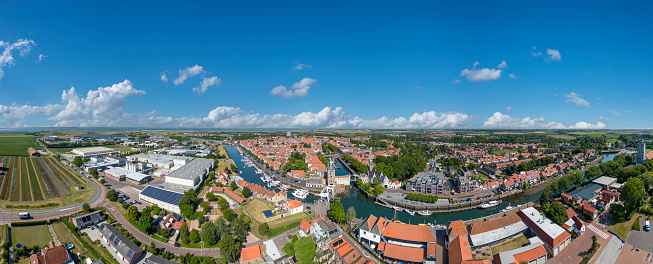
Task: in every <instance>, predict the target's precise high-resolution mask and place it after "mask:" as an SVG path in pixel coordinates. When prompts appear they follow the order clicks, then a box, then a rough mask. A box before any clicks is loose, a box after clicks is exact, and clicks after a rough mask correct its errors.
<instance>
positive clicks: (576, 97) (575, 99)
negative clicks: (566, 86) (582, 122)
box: [565, 92, 590, 107]
mask: <svg viewBox="0 0 653 264" xmlns="http://www.w3.org/2000/svg"><path fill="white" fill-rule="evenodd" d="M565 97H567V100H565V102H572V103H574V104H576V105H578V106H584V107H589V106H590V103H589V102H588V101H587V100H585V99H583V98H581V95H580V94H576V93H573V92H572V93H570V94H566V95H565Z"/></svg>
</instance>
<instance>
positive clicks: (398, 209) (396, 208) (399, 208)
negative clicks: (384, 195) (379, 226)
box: [392, 205, 404, 212]
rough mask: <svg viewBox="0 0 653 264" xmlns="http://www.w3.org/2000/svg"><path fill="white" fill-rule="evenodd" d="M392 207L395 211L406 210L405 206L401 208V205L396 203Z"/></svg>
mask: <svg viewBox="0 0 653 264" xmlns="http://www.w3.org/2000/svg"><path fill="white" fill-rule="evenodd" d="M392 208H393V209H395V211H399V212H401V211H403V210H404V208H401V207H399V206H396V205H395V206H394V207H392Z"/></svg>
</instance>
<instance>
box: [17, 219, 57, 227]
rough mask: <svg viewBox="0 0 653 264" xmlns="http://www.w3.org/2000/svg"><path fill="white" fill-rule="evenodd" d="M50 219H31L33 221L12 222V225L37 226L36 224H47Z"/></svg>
mask: <svg viewBox="0 0 653 264" xmlns="http://www.w3.org/2000/svg"><path fill="white" fill-rule="evenodd" d="M47 223H48V221H46V220H41V221H31V222H13V223H11V226H12V227H14V226H35V225H45V224H47Z"/></svg>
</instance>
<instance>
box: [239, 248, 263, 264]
mask: <svg viewBox="0 0 653 264" xmlns="http://www.w3.org/2000/svg"><path fill="white" fill-rule="evenodd" d="M259 258H261V248H260V247H259V246H258V245H254V246H249V247H246V248H243V251H242V252H241V253H240V259H241V260H240V261H241V262H247V261H251V260H255V259H259Z"/></svg>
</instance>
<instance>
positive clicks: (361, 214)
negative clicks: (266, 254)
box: [225, 146, 617, 224]
mask: <svg viewBox="0 0 653 264" xmlns="http://www.w3.org/2000/svg"><path fill="white" fill-rule="evenodd" d="M225 148H226V149H227V152H228V153H229V156H231V158H232V159H233V160H234V162H235V163H236V166H238V169H239V170H241V171H243V173H241V177H243V179H245V180H246V181H247V182H251V183H256V184H263V182H261V179H260V177H261V175H258V174H256V173H255V171H256V169H255V168H247V167H245V163H244V162H242V161H241V158H242V157H241V155H240V154H239V153H238V150H237V149H236V147H234V146H225ZM616 155H617V154H604V158H603V161H602V162H607V161H610V160H613V159H614V157H615V156H616ZM339 163H340V162H338V166H339V167H340V169H338V170H337V171H336V175H347V171H346V170H345V169H344V166H343V165H342V164H339ZM541 194H542V191H539V192H536V193H532V194H517V195H515V196H511V197H509V198H506V199H504V200H503V202H502V203H501V204H500V205H498V206H497V207H494V208H490V209H469V210H463V211H456V212H448V213H433V214H432V215H430V216H421V215H417V214H416V215H414V216H411V215H409V214H407V213H405V212H397V213H396V220H399V221H402V222H404V223H413V224H420V223H436V221H437V223H438V224H447V223H449V222H450V221H454V220H470V219H474V218H480V217H485V216H489V215H493V214H496V213H499V212H500V211H501V210H502V209H504V208H506V207H507V206H508V205H512V206H515V205H521V204H525V203H528V202H531V201H535V200H537V199H539V198H540V195H541ZM288 197H289V198H292V194H290V193H289V194H288ZM315 198H316V197H315V196H313V195H311V196H309V197H308V198H307V199H306V200H305V201H307V202H312V201H313V200H314V199H315ZM337 198H338V199H339V200H340V202H341V203H342V205H343V207H344V208H345V210H347V208H349V207H354V209H356V215H357V216H358V218H365V217H367V216H368V215H371V214H372V215H375V216H383V217H385V218H387V219H394V217H395V211H394V210H392V209H390V208H387V207H384V206H380V205H377V204H376V203H375V202H374V199H372V198H369V197H367V196H365V195H364V194H361V193H360V192H359V191H358V190H357V189H355V188H350V190H349V191H348V192H345V193H344V194H339V195H338V196H337Z"/></svg>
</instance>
